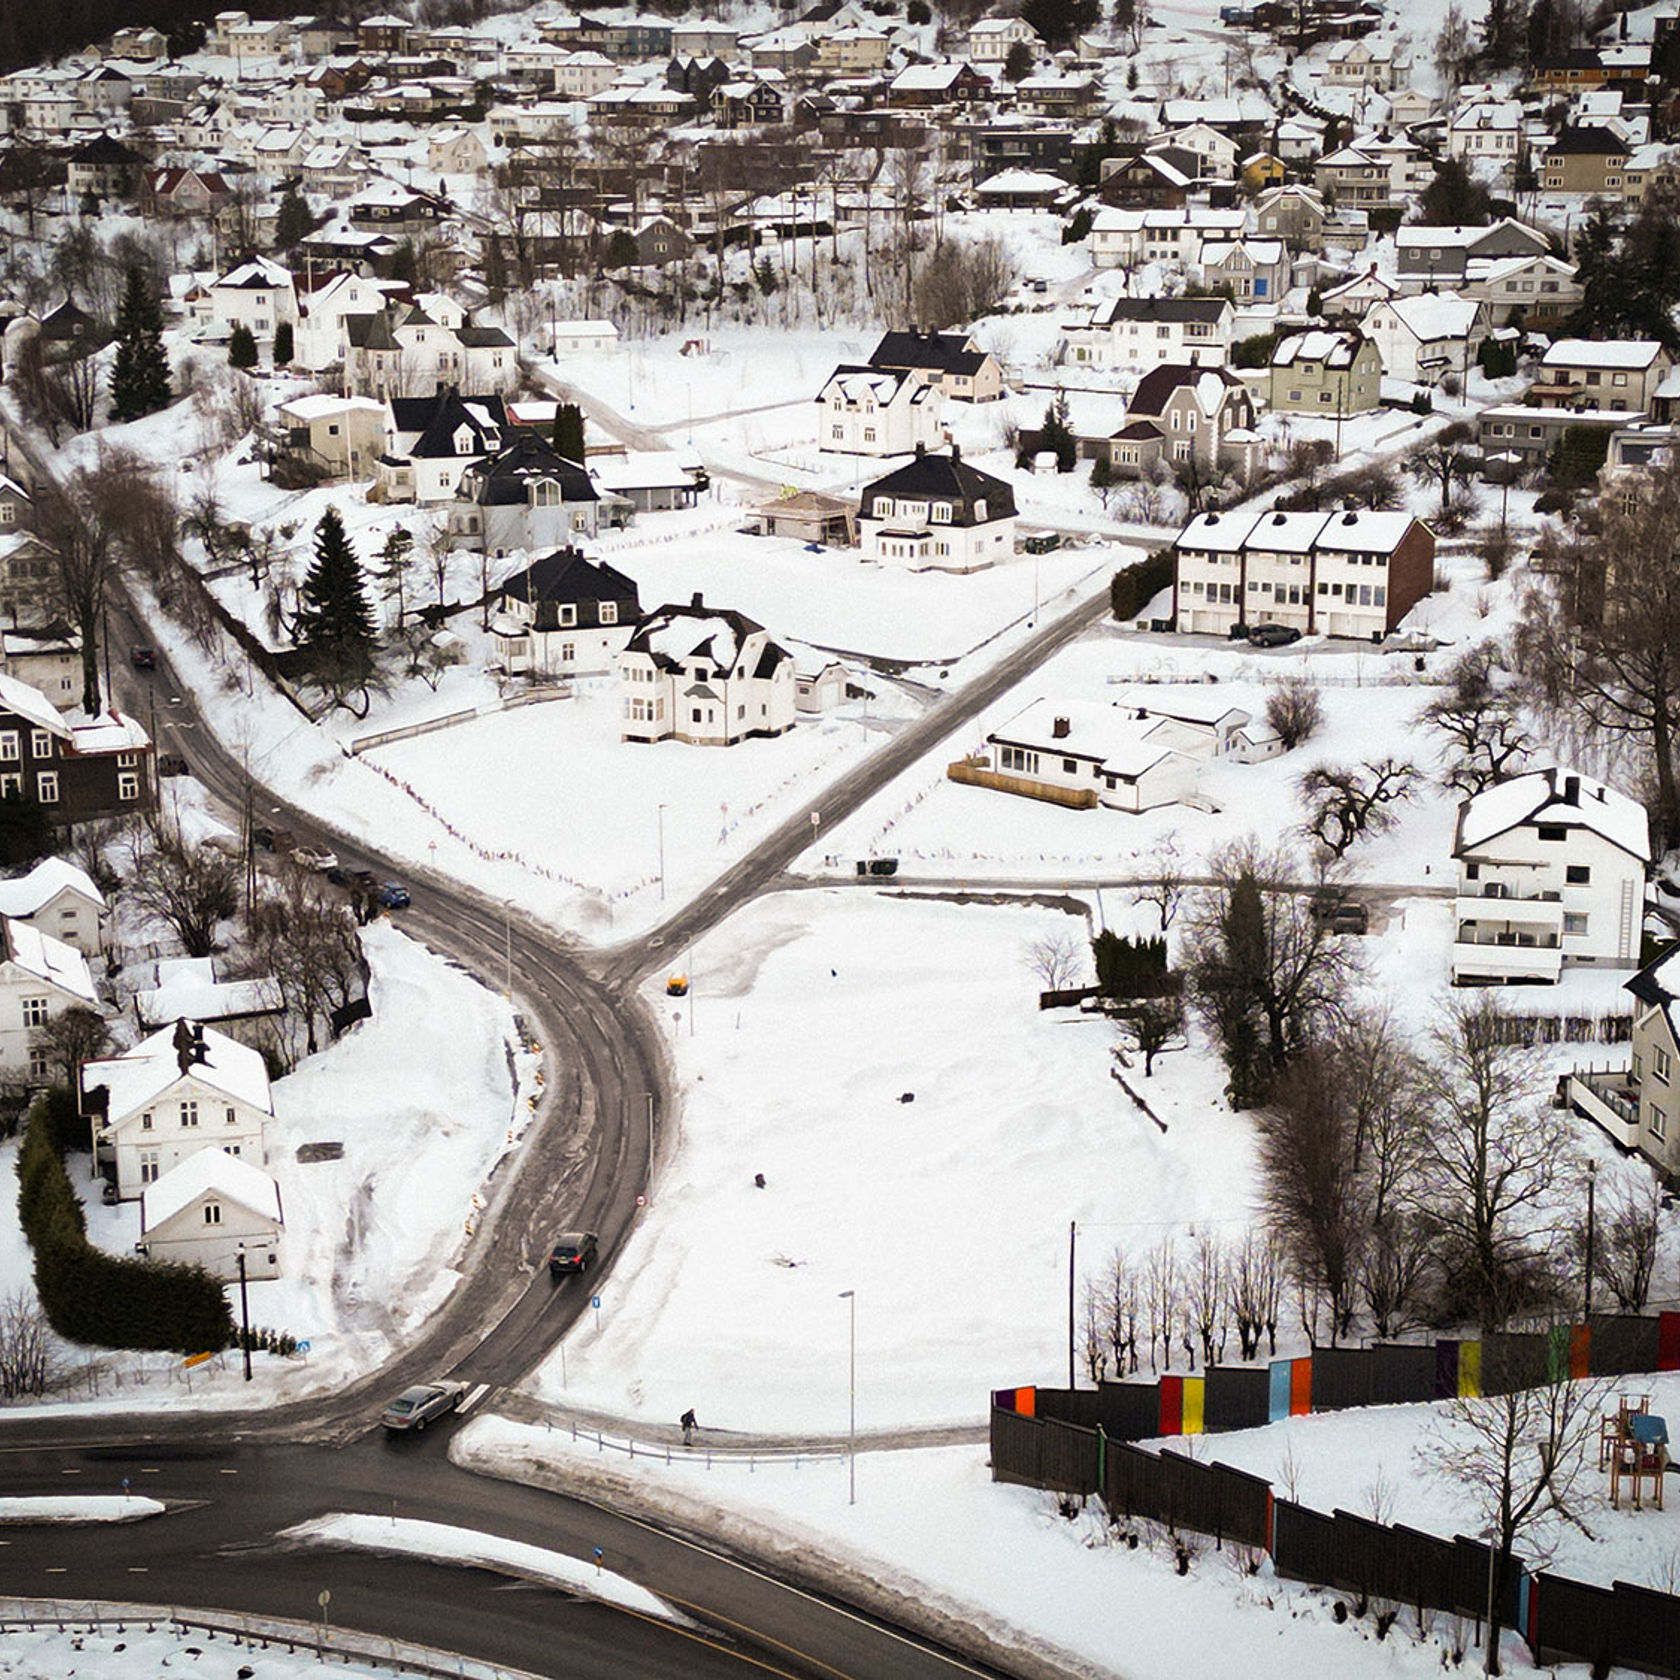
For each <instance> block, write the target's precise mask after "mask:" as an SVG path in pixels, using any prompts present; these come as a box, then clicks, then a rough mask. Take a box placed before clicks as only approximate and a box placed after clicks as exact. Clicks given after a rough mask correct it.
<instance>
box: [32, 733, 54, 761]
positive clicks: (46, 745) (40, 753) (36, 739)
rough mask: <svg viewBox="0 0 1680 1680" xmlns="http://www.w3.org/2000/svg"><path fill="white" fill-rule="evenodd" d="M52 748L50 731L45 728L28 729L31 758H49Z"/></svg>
mask: <svg viewBox="0 0 1680 1680" xmlns="http://www.w3.org/2000/svg"><path fill="white" fill-rule="evenodd" d="M52 750H53V738H52V732H51V731H50V730H47V729H31V730H30V731H29V756H30V757H31V758H51V757H52Z"/></svg>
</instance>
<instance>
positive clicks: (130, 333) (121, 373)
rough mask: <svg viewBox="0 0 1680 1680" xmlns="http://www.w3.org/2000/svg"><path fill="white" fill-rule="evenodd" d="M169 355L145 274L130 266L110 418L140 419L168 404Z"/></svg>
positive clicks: (120, 314) (120, 318)
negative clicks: (166, 351)
mask: <svg viewBox="0 0 1680 1680" xmlns="http://www.w3.org/2000/svg"><path fill="white" fill-rule="evenodd" d="M172 395H173V393H172V392H171V391H170V389H169V358H168V356H167V355H165V354H164V349H163V315H162V312H161V311H160V310H159V309H158V303H157V299H156V298H154V297H153V296H152V294H151V290H150V288H149V287H148V286H147V285H146V277H145V276H144V275H143V274H142V273H141V272H140V270H139V269H138V268H134V267H131V268H130V269H129V270H128V273H127V277H126V278H125V280H124V282H123V299H122V306H121V308H120V309H118V311H117V357H116V361H115V362H114V363H113V364H112V367H111V418H112V419H113V420H116V421H123V420H138V419H139V418H140V417H141V416H142V415H143V414H153V413H155V412H156V411H157V410H158V409H160V408H163V407H165V406H166V405H167V404H168V403H169V401H170V399H171V397H172Z"/></svg>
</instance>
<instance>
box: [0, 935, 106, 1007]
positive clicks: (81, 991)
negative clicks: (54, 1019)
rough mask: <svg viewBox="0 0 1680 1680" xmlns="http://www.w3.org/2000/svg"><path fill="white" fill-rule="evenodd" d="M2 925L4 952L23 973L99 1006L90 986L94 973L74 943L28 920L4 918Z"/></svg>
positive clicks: (94, 1005) (95, 994)
mask: <svg viewBox="0 0 1680 1680" xmlns="http://www.w3.org/2000/svg"><path fill="white" fill-rule="evenodd" d="M3 925H4V927H5V932H6V955H7V957H8V958H9V959H10V960H11V961H12V962H14V963H16V964H17V965H18V967H19V968H21V969H22V970H23V971H24V972H25V973H26V974H33V975H34V976H35V977H36V979H38V980H44V981H46V982H47V984H48V985H52V986H57V987H58V988H59V989H60V990H61V991H66V992H70V993H72V994H74V995H75V996H76V997H79V998H80V999H81V1000H82V1001H83V1002H84V1003H87V1004H91V1005H92V1006H93V1007H95V1008H97V1007H98V1005H99V998H98V994H97V993H96V992H95V991H94V989H93V976H92V975H91V974H90V973H89V972H88V965H87V958H86V957H84V956H83V955H82V953H81V952H80V951H78V950H77V949H76V948H75V946H74V945H66V944H65V943H64V941H63V940H62V939H54V938H53V937H52V935H51V934H48V933H42V932H41V931H40V929H39V928H34V927H31V926H30V925H29V923H28V922H16V921H12V920H11V919H10V918H7V920H6V921H5V923H4V924H3Z"/></svg>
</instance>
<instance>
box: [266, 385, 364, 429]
mask: <svg viewBox="0 0 1680 1680" xmlns="http://www.w3.org/2000/svg"><path fill="white" fill-rule="evenodd" d="M358 410H359V411H361V412H364V413H368V414H381V415H382V414H384V412H385V405H384V403H382V402H376V401H375V400H374V399H373V398H372V397H335V396H333V395H332V394H331V393H330V392H327V391H316V392H311V393H310V394H309V395H308V396H306V397H293V398H292V400H291V401H290V402H283V403H281V405H280V409H279V412H280V413H281V414H283V415H285V417H286V418H287V419H288V420H296V421H297V422H298V423H299V424H300V425H304V426H307V425H309V424H310V423H311V422H313V421H316V420H326V419H329V418H331V417H332V416H334V415H339V414H351V413H355V412H357V411H358Z"/></svg>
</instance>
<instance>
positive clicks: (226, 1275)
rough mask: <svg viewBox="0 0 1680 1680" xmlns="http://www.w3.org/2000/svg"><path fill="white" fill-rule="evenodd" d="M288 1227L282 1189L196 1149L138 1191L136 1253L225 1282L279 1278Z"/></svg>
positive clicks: (229, 1157)
mask: <svg viewBox="0 0 1680 1680" xmlns="http://www.w3.org/2000/svg"><path fill="white" fill-rule="evenodd" d="M285 1228H286V1220H285V1215H284V1213H283V1212H282V1210H281V1205H280V1186H279V1185H278V1184H276V1183H275V1182H274V1180H273V1179H272V1178H270V1177H269V1175H268V1174H267V1173H266V1172H264V1171H263V1169H262V1168H261V1167H259V1166H253V1165H252V1164H251V1163H250V1162H249V1161H246V1160H243V1159H241V1158H240V1157H239V1156H238V1155H235V1154H233V1153H231V1152H230V1151H227V1150H223V1149H200V1150H199V1151H198V1152H197V1153H196V1154H194V1155H189V1156H188V1157H187V1158H186V1160H184V1161H182V1162H181V1163H180V1165H179V1166H175V1167H171V1168H170V1169H169V1170H168V1171H167V1172H166V1173H164V1174H163V1176H162V1177H161V1178H159V1179H157V1180H156V1181H155V1182H153V1183H151V1184H148V1185H147V1186H146V1187H145V1189H144V1190H143V1191H142V1192H141V1194H140V1240H139V1242H137V1243H136V1244H135V1245H134V1246H135V1248H136V1249H138V1250H139V1252H140V1253H141V1254H144V1255H145V1256H146V1257H147V1258H148V1259H150V1260H159V1261H164V1260H172V1261H177V1262H179V1263H181V1264H184V1265H189V1266H202V1267H204V1269H205V1270H206V1271H208V1272H209V1273H210V1274H211V1276H212V1277H216V1278H220V1279H221V1281H222V1282H223V1283H231V1282H233V1281H235V1280H236V1279H239V1278H240V1277H241V1276H243V1278H244V1281H245V1282H247V1283H262V1282H265V1281H266V1280H267V1279H269V1278H277V1277H279V1275H280V1249H281V1236H282V1234H283V1233H284V1231H285ZM241 1255H243V1257H244V1262H245V1269H244V1272H243V1273H241V1271H240V1257H241Z"/></svg>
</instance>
